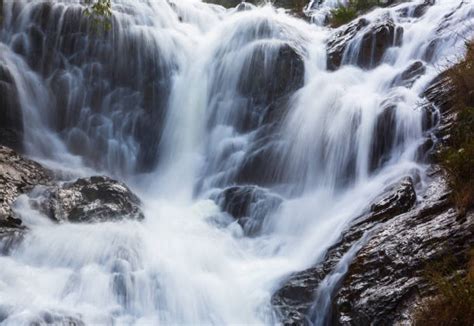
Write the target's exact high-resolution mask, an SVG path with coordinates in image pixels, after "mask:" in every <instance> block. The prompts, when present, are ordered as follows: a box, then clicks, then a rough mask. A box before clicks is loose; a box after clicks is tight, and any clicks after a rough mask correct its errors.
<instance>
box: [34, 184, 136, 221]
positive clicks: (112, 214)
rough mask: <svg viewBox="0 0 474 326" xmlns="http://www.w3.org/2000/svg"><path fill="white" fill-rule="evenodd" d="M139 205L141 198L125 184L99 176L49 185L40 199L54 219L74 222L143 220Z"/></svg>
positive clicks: (43, 207)
mask: <svg viewBox="0 0 474 326" xmlns="http://www.w3.org/2000/svg"><path fill="white" fill-rule="evenodd" d="M140 205H141V202H140V199H139V198H138V197H137V196H136V195H135V194H134V193H133V192H132V191H131V190H130V189H129V188H128V187H127V186H126V185H125V184H123V183H121V182H118V181H115V180H113V179H110V178H108V177H98V176H96V177H90V178H85V179H78V180H76V181H75V182H71V183H65V184H63V185H59V186H57V187H54V188H53V189H49V190H47V194H46V199H42V200H40V203H39V207H40V208H41V210H42V211H44V212H45V213H46V214H47V215H48V216H49V217H51V218H52V219H53V220H55V221H58V222H66V221H68V222H73V223H90V222H105V221H119V220H123V219H134V220H142V219H143V218H144V215H143V212H142V210H141V208H140Z"/></svg>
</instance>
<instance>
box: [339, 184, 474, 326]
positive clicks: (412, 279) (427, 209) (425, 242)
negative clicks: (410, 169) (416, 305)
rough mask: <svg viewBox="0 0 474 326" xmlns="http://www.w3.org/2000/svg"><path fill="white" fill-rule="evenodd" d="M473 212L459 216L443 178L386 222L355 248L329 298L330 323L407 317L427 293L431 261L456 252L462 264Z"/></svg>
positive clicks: (470, 241) (473, 222)
mask: <svg viewBox="0 0 474 326" xmlns="http://www.w3.org/2000/svg"><path fill="white" fill-rule="evenodd" d="M473 230H474V212H471V213H469V214H467V216H465V217H463V218H462V217H460V216H459V215H458V213H457V212H456V210H455V209H453V208H452V207H451V205H450V203H449V200H448V191H447V188H446V185H445V183H444V181H443V180H442V177H441V176H438V177H437V178H436V180H435V181H433V183H432V185H431V186H430V188H428V190H427V194H425V195H424V198H423V201H422V202H421V205H419V207H417V208H416V209H414V210H413V211H410V212H409V213H407V214H403V215H400V216H397V217H396V218H394V219H392V220H390V221H388V222H387V223H386V224H385V225H383V227H382V228H381V231H380V232H377V234H376V235H374V236H373V237H371V238H370V240H369V241H368V242H367V243H366V244H365V245H364V246H363V248H362V249H361V250H360V251H359V252H358V254H357V256H356V258H355V259H354V261H353V262H352V263H351V265H350V267H349V270H348V272H347V274H346V276H345V278H344V281H343V282H342V284H341V286H340V289H339V291H338V293H337V295H336V297H335V298H334V300H333V309H334V310H333V314H332V323H333V324H344V325H364V324H369V323H375V324H377V325H391V324H393V323H394V322H395V321H404V320H405V321H407V320H409V318H410V316H409V314H407V311H408V310H409V309H410V306H411V305H412V304H413V302H414V301H415V300H417V299H418V298H419V297H425V296H427V295H429V294H430V288H429V285H428V284H427V282H426V281H425V280H424V278H423V274H424V271H425V268H426V267H427V266H428V264H429V263H430V262H432V261H435V260H439V259H442V258H443V257H446V256H450V255H455V256H456V257H457V258H459V262H461V263H460V266H462V265H463V264H462V263H463V262H466V257H467V255H466V254H467V252H468V251H469V250H470V248H471V247H472V245H474V237H473V233H472V232H473Z"/></svg>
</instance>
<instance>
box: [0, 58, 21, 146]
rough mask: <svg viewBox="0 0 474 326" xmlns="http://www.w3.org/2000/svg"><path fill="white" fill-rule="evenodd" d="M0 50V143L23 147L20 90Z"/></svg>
mask: <svg viewBox="0 0 474 326" xmlns="http://www.w3.org/2000/svg"><path fill="white" fill-rule="evenodd" d="M1 56H2V53H1V52H0V145H5V146H8V147H10V148H13V149H15V150H18V151H21V150H22V149H23V118H22V112H21V106H20V102H19V99H18V91H17V88H16V85H15V81H14V79H13V76H12V75H11V73H10V71H9V70H8V67H7V66H6V65H5V64H3V63H2V62H1V59H2V58H1Z"/></svg>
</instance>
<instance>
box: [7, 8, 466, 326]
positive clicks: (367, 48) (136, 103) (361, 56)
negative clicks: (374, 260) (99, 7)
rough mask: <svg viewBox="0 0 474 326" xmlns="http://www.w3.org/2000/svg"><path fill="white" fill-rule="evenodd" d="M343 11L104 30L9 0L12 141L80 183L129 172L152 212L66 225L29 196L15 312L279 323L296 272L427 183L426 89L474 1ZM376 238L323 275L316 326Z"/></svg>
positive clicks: (155, 20)
mask: <svg viewBox="0 0 474 326" xmlns="http://www.w3.org/2000/svg"><path fill="white" fill-rule="evenodd" d="M326 2H327V3H326ZM326 2H322V3H319V2H318V3H316V1H313V2H311V3H310V4H309V5H308V9H307V13H308V14H309V15H311V16H312V19H311V22H306V21H304V20H302V19H299V18H296V17H293V16H291V15H290V14H288V13H286V12H284V11H283V10H281V9H276V8H274V7H272V6H271V5H266V6H263V7H255V6H253V5H246V6H239V7H238V8H234V9H224V8H223V7H220V6H217V5H211V4H206V3H203V2H201V1H199V0H175V1H170V0H168V1H166V0H157V1H151V0H150V1H148V0H144V1H135V0H114V1H113V17H112V28H111V29H110V30H108V31H103V32H101V31H96V30H95V29H94V28H93V26H92V25H91V22H90V19H89V17H87V16H85V15H83V10H84V7H83V5H81V4H80V1H72V0H71V1H50V2H45V1H34V0H33V1H9V0H6V1H5V2H4V4H3V20H4V21H3V28H2V29H1V31H0V68H1V69H0V72H2V74H1V75H0V76H1V77H2V80H1V82H2V84H1V86H2V88H0V91H1V93H0V94H1V95H2V96H3V97H8V99H9V100H8V101H9V102H8V108H9V110H8V111H7V112H6V113H4V117H5V119H7V118H8V128H7V129H8V130H7V131H5V130H6V129H5V128H4V127H5V126H4V125H3V124H6V123H5V122H3V121H2V122H0V134H1V135H7V136H6V137H13V138H14V137H21V142H20V143H21V144H18V142H15V141H12V142H11V143H12V144H15V145H16V146H17V147H22V148H23V149H24V151H25V152H26V153H27V154H28V155H30V156H32V157H34V158H36V159H38V160H40V161H41V162H43V163H44V164H45V165H47V166H49V167H51V168H52V169H55V170H61V171H66V172H63V174H65V175H68V177H69V178H71V179H73V178H75V177H76V178H77V177H79V176H88V175H92V174H97V173H102V174H108V175H111V176H114V177H117V178H120V179H122V180H124V181H126V182H127V183H128V184H129V185H131V186H132V188H133V189H134V190H135V191H136V192H137V193H138V195H139V196H140V198H141V199H142V201H143V211H144V215H145V219H144V220H143V221H121V222H116V223H114V222H105V223H97V224H72V223H63V224H55V223H53V222H52V221H51V220H50V219H48V218H47V217H46V216H45V215H44V214H42V213H40V212H38V211H36V210H35V209H34V207H31V205H30V204H29V201H28V200H27V199H26V198H22V199H21V200H19V201H18V203H17V208H16V209H17V211H18V214H19V215H20V216H21V217H22V219H23V221H24V223H25V224H26V226H27V227H28V229H29V231H28V232H27V233H26V235H25V237H24V239H23V241H22V242H21V243H20V244H19V245H18V246H17V247H14V248H13V249H11V251H10V253H9V254H8V255H6V256H2V257H0V264H1V266H2V268H1V269H0V321H1V322H2V323H4V324H5V325H19V324H30V323H32V322H57V323H59V322H64V323H66V322H72V323H78V324H80V323H86V324H147V323H148V324H216V325H222V324H232V323H241V324H275V323H278V320H279V319H278V318H279V314H278V311H276V310H275V308H274V307H273V306H272V304H271V298H272V295H273V293H274V292H275V291H277V290H278V289H279V286H280V284H281V283H282V281H284V280H285V278H286V277H287V276H288V275H289V274H290V273H292V272H295V271H299V270H303V269H305V268H308V267H310V266H312V265H313V264H315V263H316V262H318V261H319V260H321V259H322V258H323V255H324V253H325V252H326V251H327V249H328V248H329V247H330V246H331V245H332V244H333V243H334V242H335V241H336V240H337V239H338V238H339V236H340V234H341V232H342V231H343V230H344V229H345V228H346V226H347V225H348V223H349V222H350V221H351V220H352V219H354V218H356V217H357V216H359V215H360V214H361V213H362V212H363V211H364V210H365V209H366V208H367V205H369V204H370V202H371V201H372V200H374V199H375V198H376V197H377V196H378V195H380V192H381V191H382V189H383V188H384V187H385V186H387V185H389V184H391V183H393V182H395V181H397V180H398V178H400V176H406V175H409V176H412V177H413V179H415V180H420V182H419V183H418V185H417V186H418V187H423V180H424V177H425V169H426V165H425V164H424V161H423V155H422V154H423V151H422V150H421V148H422V147H423V144H424V140H425V137H426V133H427V132H428V131H429V130H428V129H429V128H430V127H432V125H433V124H434V123H435V122H436V121H435V120H436V119H434V118H433V117H435V116H436V114H435V113H433V114H431V115H429V114H427V113H426V112H425V111H423V110H422V109H421V102H422V98H421V94H422V92H423V91H424V90H425V88H426V86H427V85H428V84H429V83H430V82H431V81H432V79H433V78H434V77H436V75H437V74H438V73H439V71H440V70H442V69H443V68H444V67H446V66H448V65H449V64H452V62H454V61H455V60H456V59H457V58H458V56H459V55H460V54H462V51H463V45H464V40H465V39H466V38H468V37H470V36H472V33H473V31H474V29H473V26H474V5H473V4H472V3H470V2H469V1H460V0H439V1H436V3H431V2H424V1H412V2H406V3H405V2H404V3H400V4H396V5H393V6H391V7H388V8H379V9H376V10H374V11H372V12H370V13H368V14H367V15H365V16H364V17H363V18H362V19H361V20H356V21H354V22H353V23H351V24H349V25H347V26H343V27H341V28H340V29H337V30H334V29H330V28H327V27H324V26H322V22H323V21H324V16H325V15H326V14H327V12H328V11H329V9H330V8H333V7H334V6H335V5H336V3H335V2H334V1H332V0H331V1H329V0H327V1H326ZM4 85H6V86H4ZM4 121H7V120H4ZM2 128H3V129H2ZM4 129H5V130H4ZM12 135H13V136H12ZM236 219H237V220H236ZM368 238H370V234H366V235H364V237H362V239H361V240H360V241H358V242H357V243H356V244H354V246H353V248H352V249H351V250H350V251H349V252H348V254H346V255H344V256H343V257H342V258H341V259H340V261H339V263H338V264H337V266H336V270H335V271H334V273H333V274H331V275H330V276H329V277H328V278H327V279H325V280H324V282H322V283H321V285H320V288H319V289H318V292H317V294H316V293H315V301H314V305H313V307H312V308H311V313H310V314H309V315H308V319H310V320H311V322H313V323H314V324H315V325H323V324H324V323H325V311H327V309H328V305H329V304H330V295H331V293H332V292H333V290H334V287H335V286H336V283H337V282H338V280H339V279H340V277H342V276H343V274H344V270H347V265H348V264H349V263H350V261H351V259H352V258H353V257H354V254H355V253H356V252H357V250H358V249H359V248H360V246H361V245H362V243H363V242H364V241H366V240H367V239H368Z"/></svg>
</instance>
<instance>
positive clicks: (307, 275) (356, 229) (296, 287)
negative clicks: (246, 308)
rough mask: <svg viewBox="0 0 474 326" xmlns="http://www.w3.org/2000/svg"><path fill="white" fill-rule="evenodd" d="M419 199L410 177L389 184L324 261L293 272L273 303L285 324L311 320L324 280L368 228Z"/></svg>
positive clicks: (404, 210) (343, 235) (405, 209)
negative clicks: (312, 309) (314, 304)
mask: <svg viewBox="0 0 474 326" xmlns="http://www.w3.org/2000/svg"><path fill="white" fill-rule="evenodd" d="M415 200H416V194H415V191H414V189H413V182H412V179H411V178H410V177H406V178H403V179H402V180H401V181H400V182H398V183H395V184H394V185H392V186H389V187H387V189H386V190H385V192H384V194H383V195H381V196H380V197H379V198H378V199H376V200H375V202H374V203H373V204H372V205H371V207H369V208H368V209H367V212H366V213H365V214H363V215H362V216H360V217H359V218H357V219H355V220H354V222H353V223H352V224H351V226H350V227H349V228H348V229H347V230H346V231H345V232H343V234H342V236H341V238H340V240H339V241H338V242H337V243H336V244H334V245H332V246H331V247H330V248H329V249H328V250H327V252H326V254H325V255H324V257H323V259H321V261H320V263H318V264H316V265H315V266H314V267H311V268H309V269H307V270H304V271H301V272H297V273H295V274H293V275H291V276H290V277H289V278H288V279H287V280H286V281H285V282H284V284H283V285H282V287H281V288H280V289H279V290H278V291H277V292H276V293H275V294H274V295H273V297H272V304H273V306H274V307H275V308H276V309H277V312H278V314H279V316H280V319H281V320H282V322H283V323H284V324H285V325H302V324H308V325H309V324H311V323H309V322H308V320H309V319H308V318H310V317H309V315H310V311H309V310H310V308H311V306H312V305H313V302H314V300H315V294H316V290H317V289H318V286H319V284H320V283H321V281H322V280H323V279H324V278H325V277H327V276H329V275H330V274H331V272H332V271H333V270H334V268H335V267H336V265H337V264H338V262H339V261H340V259H341V258H342V257H343V256H344V255H345V254H346V253H347V252H348V251H349V249H350V248H351V247H352V246H353V245H354V244H355V243H356V242H357V241H359V240H360V239H361V238H362V236H363V235H364V234H365V233H366V232H369V231H370V230H372V229H374V228H375V227H376V226H377V225H379V223H381V222H382V221H387V220H390V219H391V218H394V217H395V216H397V215H398V214H400V213H404V212H406V211H408V210H409V209H410V208H411V207H412V206H413V204H414V203H415Z"/></svg>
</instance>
